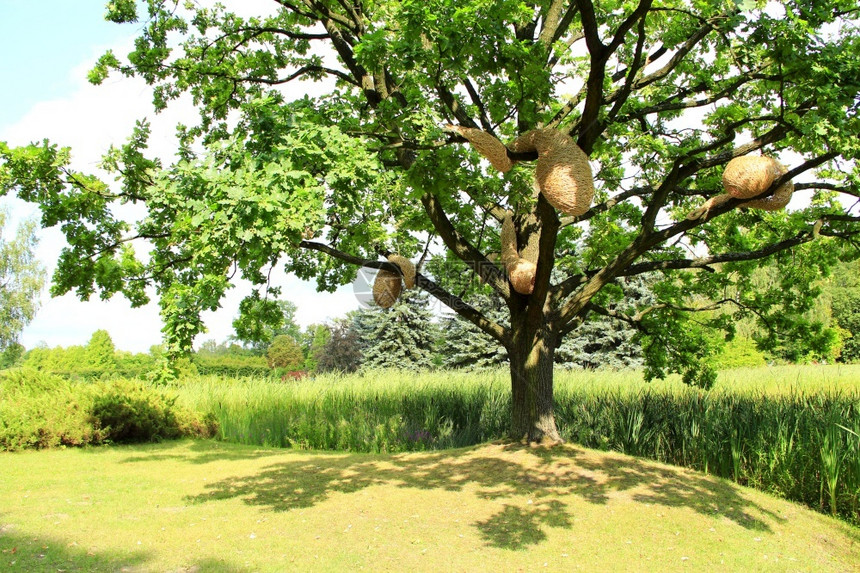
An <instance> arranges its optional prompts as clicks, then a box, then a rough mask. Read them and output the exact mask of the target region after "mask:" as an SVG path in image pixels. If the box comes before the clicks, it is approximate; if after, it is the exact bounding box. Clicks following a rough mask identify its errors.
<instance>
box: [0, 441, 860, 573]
mask: <svg viewBox="0 0 860 573" xmlns="http://www.w3.org/2000/svg"><path fill="white" fill-rule="evenodd" d="M0 484H2V487H0V568H8V569H9V570H11V571H246V570H250V571H287V570H301V571H310V570H313V571H352V570H361V569H364V570H372V571H388V570H397V571H415V570H420V571H553V570H554V571H561V570H564V571H574V570H583V571H607V570H653V571H672V570H710V571H752V570H755V571H856V570H857V566H858V564H860V530H858V529H857V528H854V527H851V526H849V525H847V524H845V523H844V522H840V521H837V520H834V519H831V518H829V517H827V516H824V515H821V514H818V513H815V512H813V511H811V510H808V509H805V508H802V507H801V506H799V505H796V504H792V503H790V502H787V501H782V500H779V499H776V498H773V497H770V496H767V495H765V494H762V493H759V492H756V491H753V490H750V489H747V488H742V487H739V486H737V485H735V484H733V483H731V482H727V481H724V480H721V479H718V478H715V477H712V476H707V475H704V474H699V473H696V472H692V471H688V470H683V469H678V468H674V467H671V466H666V465H661V464H658V463H654V462H650V461H644V460H641V459H637V458H632V457H627V456H623V455H621V454H615V453H605V452H597V451H594V450H587V449H584V448H580V447H575V446H564V447H560V448H555V449H550V450H546V449H534V448H529V447H527V446H520V445H505V444H501V443H496V444H487V445H483V446H477V447H472V448H466V449H460V450H449V451H441V452H421V453H408V454H395V455H379V454H344V453H315V452H303V451H295V450H276V449H264V448H255V447H251V446H242V445H235V444H226V443H220V442H214V441H190V440H186V441H178V442H166V443H162V444H154V445H146V446H122V447H103V448H91V449H66V450H49V451H27V452H19V453H5V454H0Z"/></svg>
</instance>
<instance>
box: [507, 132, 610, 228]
mask: <svg viewBox="0 0 860 573" xmlns="http://www.w3.org/2000/svg"><path fill="white" fill-rule="evenodd" d="M511 147H512V148H513V150H514V151H521V152H523V151H536V152H537V154H538V160H537V166H536V167H535V179H536V180H537V184H538V188H539V189H540V191H541V193H543V196H544V197H546V200H547V201H549V204H550V205H552V206H553V207H555V208H556V209H558V210H559V211H561V212H562V213H565V214H567V215H573V216H578V215H582V214H583V213H585V212H586V211H588V208H589V207H591V200H592V199H593V198H594V177H593V176H592V174H591V166H590V165H589V164H588V156H587V155H585V152H584V151H582V149H580V148H579V146H578V145H577V144H576V143H575V142H574V141H573V139H572V138H571V137H570V136H569V135H567V134H566V133H563V132H561V131H558V130H556V129H533V130H532V131H529V132H526V133H524V134H523V135H521V136H520V137H518V138H517V139H516V140H515V141H514V142H513V144H512V146H511Z"/></svg>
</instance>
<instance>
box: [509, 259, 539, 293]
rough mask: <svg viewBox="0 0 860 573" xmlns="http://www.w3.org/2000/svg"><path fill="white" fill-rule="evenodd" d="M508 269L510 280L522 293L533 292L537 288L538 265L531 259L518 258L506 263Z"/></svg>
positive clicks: (515, 288) (516, 289)
mask: <svg viewBox="0 0 860 573" xmlns="http://www.w3.org/2000/svg"><path fill="white" fill-rule="evenodd" d="M505 268H506V269H507V271H508V280H509V281H511V285H512V286H513V287H514V290H515V291H517V292H518V293H520V294H531V293H532V291H533V290H534V288H535V276H536V275H537V265H535V264H534V263H533V262H531V261H527V260H525V259H520V258H518V259H517V260H515V261H513V262H511V263H508V264H507V265H505Z"/></svg>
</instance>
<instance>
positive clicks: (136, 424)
mask: <svg viewBox="0 0 860 573" xmlns="http://www.w3.org/2000/svg"><path fill="white" fill-rule="evenodd" d="M175 401H176V399H175V398H174V397H169V396H167V395H166V394H164V393H163V392H161V391H159V390H157V389H156V388H153V387H151V386H149V385H147V384H146V383H143V382H130V381H126V380H109V381H102V382H97V383H86V382H74V381H70V380H66V379H64V378H62V377H60V376H55V375H52V374H48V373H45V372H38V371H34V370H24V369H21V370H14V371H7V372H3V373H2V374H0V449H2V450H7V451H12V450H20V449H26V448H50V447H57V446H84V445H96V444H102V443H106V442H114V443H116V442H146V441H157V440H162V439H168V438H177V437H180V436H194V437H211V436H213V435H214V434H215V431H216V426H215V420H214V417H213V416H212V415H204V414H197V413H195V412H194V411H193V410H190V409H188V408H185V407H181V406H178V405H177V404H176V403H175Z"/></svg>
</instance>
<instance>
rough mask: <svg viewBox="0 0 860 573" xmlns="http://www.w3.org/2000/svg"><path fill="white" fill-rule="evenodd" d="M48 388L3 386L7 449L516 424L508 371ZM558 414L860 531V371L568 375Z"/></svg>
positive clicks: (395, 449)
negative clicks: (696, 383) (714, 378)
mask: <svg viewBox="0 0 860 573" xmlns="http://www.w3.org/2000/svg"><path fill="white" fill-rule="evenodd" d="M3 380H5V382H2V381H3ZM34 380H38V383H34V382H32V381H30V378H28V377H27V376H24V375H18V376H17V378H16V377H15V376H10V375H8V374H7V375H6V376H5V378H2V379H0V383H5V386H0V390H2V389H3V388H5V395H4V394H2V393H0V420H2V422H0V446H4V447H5V449H13V450H14V449H21V448H22V447H24V448H26V447H46V446H48V447H50V446H56V445H82V444H95V443H117V442H121V441H134V440H135V439H136V440H138V441H140V440H143V441H146V440H153V439H167V438H175V437H177V436H183V435H184V436H202V437H206V436H210V435H212V434H213V433H214V435H215V437H216V438H217V439H218V440H221V441H224V442H231V443H237V444H244V445H249V446H263V447H276V448H292V449H297V450H317V451H343V452H353V453H359V452H360V453H385V454H393V453H399V452H414V451H434V450H450V449H452V448H463V447H467V446H472V445H476V444H485V443H488V442H492V441H496V440H501V439H503V438H504V437H505V434H506V428H507V424H508V420H509V416H510V391H509V381H508V373H507V371H505V370H500V371H494V372H484V373H468V372H461V371H455V372H429V373H423V374H415V373H411V372H396V371H385V372H365V373H363V374H360V375H351V376H334V375H331V376H318V377H316V378H313V379H303V380H297V381H281V380H272V379H264V378H235V379H230V378H223V377H191V378H187V379H184V380H181V381H179V382H177V383H175V384H172V385H169V386H161V387H153V386H151V385H148V383H145V382H130V381H113V382H110V381H108V382H99V383H97V384H95V385H94V384H87V383H73V382H68V381H63V380H59V379H56V378H51V379H47V378H45V377H36V378H34ZM10 381H11V382H10ZM99 385H101V386H99ZM16 392H17V393H16ZM83 395H85V396H86V399H82V398H79V397H80V396H83ZM105 396H109V397H110V396H113V398H105ZM556 403H557V406H556V416H557V421H558V425H559V429H560V431H561V433H562V436H563V437H564V438H565V440H566V441H567V442H569V443H572V444H578V445H581V446H584V447H587V448H593V449H597V450H603V451H608V450H615V451H618V452H621V453H625V454H630V455H633V456H638V457H643V458H650V459H652V460H655V461H658V462H663V463H669V464H672V465H676V466H682V467H686V468H690V469H693V470H698V471H700V472H704V473H705V474H712V475H716V476H719V477H723V478H726V479H729V480H731V481H733V482H736V483H738V484H741V485H748V486H752V487H755V488H756V489H759V490H762V491H765V492H769V493H772V494H775V495H777V496H780V497H783V498H786V499H789V500H793V501H797V502H800V503H803V504H805V505H807V506H809V507H811V508H814V509H816V510H818V511H822V512H826V513H830V514H833V515H837V516H840V517H841V518H843V519H846V520H848V521H849V522H853V523H855V524H857V523H860V513H858V505H860V436H858V434H860V366H844V365H843V366H820V365H818V366H781V367H764V368H755V369H737V370H727V371H723V372H721V373H720V377H719V380H718V384H717V386H716V387H715V388H714V389H712V390H710V391H707V392H706V391H702V390H699V389H695V388H691V387H688V386H685V385H684V384H682V383H681V382H680V380H678V379H674V378H670V379H667V380H664V381H658V382H651V383H647V382H644V381H643V380H642V378H641V374H640V373H638V372H632V371H631V372H577V371H559V372H558V373H557V374H556ZM16 415H17V418H16ZM48 418H50V420H48V421H46V422H41V421H40V420H43V419H48ZM34 421H39V422H38V424H41V425H38V424H37V423H36V422H34ZM16 424H17V426H16ZM34 424H36V425H34ZM87 424H89V426H88V425H87ZM70 426H74V427H71V428H70ZM117 427H122V429H123V431H124V433H122V434H119V433H117V432H116V428H117ZM22 428H23V429H24V430H26V431H24V430H22ZM77 428H83V429H77ZM4 436H5V438H4ZM4 440H5V441H4ZM16 440H17V441H16Z"/></svg>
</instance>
